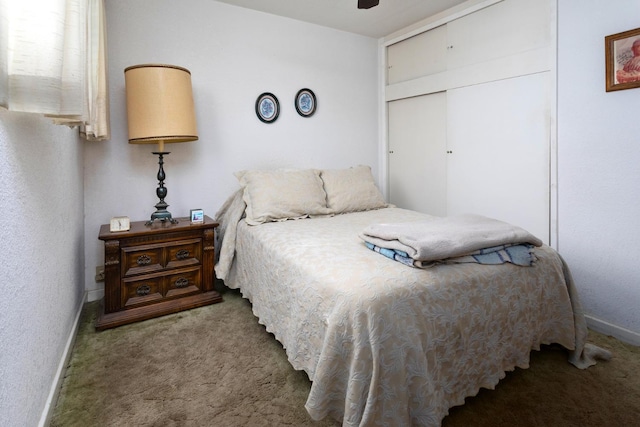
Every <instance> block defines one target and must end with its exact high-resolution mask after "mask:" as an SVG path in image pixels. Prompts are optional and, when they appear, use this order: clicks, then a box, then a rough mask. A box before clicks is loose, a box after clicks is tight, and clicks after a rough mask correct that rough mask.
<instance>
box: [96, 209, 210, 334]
mask: <svg viewBox="0 0 640 427" xmlns="http://www.w3.org/2000/svg"><path fill="white" fill-rule="evenodd" d="M177 219H178V223H177V224H171V223H170V222H169V221H165V222H161V221H156V222H154V223H153V224H151V225H148V226H147V225H145V223H146V221H137V222H132V223H131V228H130V229H129V230H128V231H122V232H110V231H109V224H104V225H102V226H101V227H100V234H99V236H98V238H99V239H100V240H103V241H104V275H105V282H104V299H103V301H102V304H101V307H100V313H99V315H98V319H97V321H96V329H98V330H103V329H108V328H113V327H116V326H120V325H124V324H127V323H132V322H136V321H139V320H145V319H150V318H152V317H157V316H162V315H165V314H170V313H175V312H178V311H182V310H188V309H191V308H194V307H200V306H203V305H208V304H213V303H217V302H221V301H222V296H221V295H220V294H219V293H218V292H216V291H215V290H214V282H215V272H214V270H213V266H214V263H215V246H214V241H215V229H216V227H217V226H218V223H216V222H214V221H213V220H212V219H211V218H209V217H208V216H205V218H204V223H201V224H191V222H190V221H189V218H177Z"/></svg>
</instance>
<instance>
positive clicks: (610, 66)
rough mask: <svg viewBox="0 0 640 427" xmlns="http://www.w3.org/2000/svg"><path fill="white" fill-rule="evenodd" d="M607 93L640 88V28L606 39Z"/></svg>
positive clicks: (612, 35)
mask: <svg viewBox="0 0 640 427" xmlns="http://www.w3.org/2000/svg"><path fill="white" fill-rule="evenodd" d="M604 45H605V69H606V79H605V88H606V91H607V92H611V91H615V90H622V89H632V88H637V87H640V28H636V29H634V30H629V31H624V32H621V33H617V34H611V35H609V36H606V37H605V38H604Z"/></svg>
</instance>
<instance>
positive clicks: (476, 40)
mask: <svg viewBox="0 0 640 427" xmlns="http://www.w3.org/2000/svg"><path fill="white" fill-rule="evenodd" d="M550 16H551V4H550V0H504V1H502V2H500V3H496V4H494V5H492V6H489V7H487V8H485V9H481V10H479V11H477V12H475V13H472V14H469V15H466V16H463V17H462V18H459V19H456V20H454V21H451V22H449V23H448V24H447V45H448V55H447V67H448V69H449V70H452V69H457V68H461V67H466V66H469V65H475V64H481V63H485V62H489V61H492V60H495V59H498V58H504V57H507V56H511V55H517V54H520V53H523V52H529V51H533V50H535V49H540V48H545V47H547V46H548V45H549V43H550V38H551V29H550V25H551V20H550V19H549V17H550ZM496 71H499V70H496Z"/></svg>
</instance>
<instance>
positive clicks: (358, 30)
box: [218, 0, 465, 38]
mask: <svg viewBox="0 0 640 427" xmlns="http://www.w3.org/2000/svg"><path fill="white" fill-rule="evenodd" d="M218 1H220V2H222V3H228V4H232V5H236V6H241V7H245V8H249V9H253V10H258V11H261V12H266V13H271V14H273V15H279V16H284V17H287V18H292V19H297V20H299V21H305V22H310V23H313V24H318V25H322V26H325V27H330V28H335V29H338V30H342V31H348V32H350V33H355V34H361V35H363V36H367V37H373V38H381V37H384V36H387V35H389V34H391V33H393V32H395V31H397V30H400V29H402V28H404V27H406V26H408V25H411V24H414V23H416V22H418V21H420V20H422V19H425V18H428V17H430V16H432V15H435V14H437V13H439V12H442V11H443V10H446V9H449V8H450V7H453V6H456V5H459V4H461V3H464V1H465V0H380V4H379V5H378V6H376V7H373V8H371V9H358V8H357V4H358V0H218Z"/></svg>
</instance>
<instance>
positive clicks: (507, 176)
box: [447, 72, 550, 243]
mask: <svg viewBox="0 0 640 427" xmlns="http://www.w3.org/2000/svg"><path fill="white" fill-rule="evenodd" d="M549 80H550V75H549V72H545V73H539V74H532V75H529V76H523V77H518V78H513V79H506V80H501V81H497V82H492V83H485V84H480V85H475V86H469V87H465V88H460V89H455V90H450V91H448V92H447V108H448V114H447V122H448V125H447V137H448V146H447V149H448V150H449V152H450V154H448V164H447V196H448V198H447V213H448V215H455V214H461V213H468V212H471V213H478V214H482V215H487V216H491V217H494V218H497V219H501V220H503V221H507V222H511V223H513V224H516V225H519V226H521V227H523V228H525V229H527V230H529V231H530V232H531V233H533V234H535V235H536V236H538V237H539V238H540V239H542V240H543V241H545V242H547V243H548V241H549V138H550V135H549V129H550V128H549V126H550V123H549V121H550V119H549V111H548V107H547V106H548V105H549V103H548V102H549V101H548V96H549V95H548V94H549V84H550V82H549Z"/></svg>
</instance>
